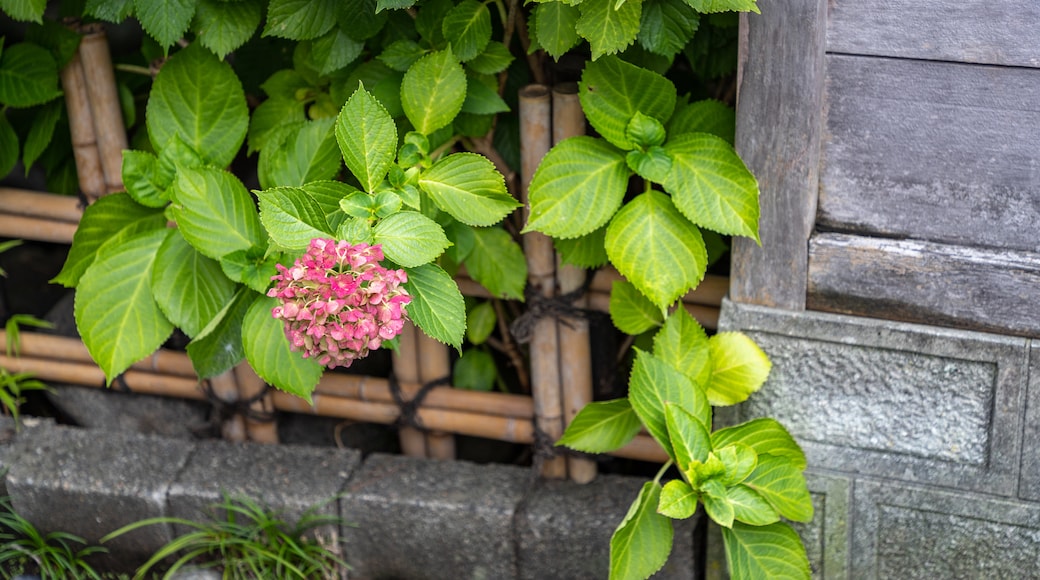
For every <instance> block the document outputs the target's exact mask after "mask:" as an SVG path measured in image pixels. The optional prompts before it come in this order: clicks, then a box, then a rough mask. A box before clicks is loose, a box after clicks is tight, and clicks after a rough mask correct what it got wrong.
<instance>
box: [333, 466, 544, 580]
mask: <svg viewBox="0 0 1040 580" xmlns="http://www.w3.org/2000/svg"><path fill="white" fill-rule="evenodd" d="M531 479H532V472H531V470H530V469H526V468H521V467H513V466H508V465H493V464H489V465H476V464H473V463H468V462H464V461H435V460H425V459H414V458H409V457H402V456H391V455H380V454H374V455H372V456H370V457H369V458H368V459H366V460H365V462H364V465H363V466H362V468H361V470H360V471H358V473H357V474H356V475H355V477H354V478H353V479H352V480H351V481H350V483H349V484H348V485H347V489H346V493H345V494H344V495H343V498H342V499H341V500H340V506H341V508H340V509H341V513H342V514H343V517H344V518H345V519H346V520H347V521H348V522H351V523H352V524H353V525H352V526H351V527H347V528H345V529H344V536H345V538H346V556H347V561H348V562H349V563H350V565H351V566H353V568H354V570H353V572H352V573H351V577H352V578H358V579H377V578H408V579H409V580H424V579H453V580H454V579H459V580H463V579H487V580H508V579H511V578H516V577H517V556H516V548H515V542H514V535H513V518H514V517H515V515H516V513H515V512H516V506H517V505H518V504H519V503H520V501H521V499H522V498H523V497H524V495H525V490H526V489H527V488H528V487H529V485H530V483H531Z"/></svg>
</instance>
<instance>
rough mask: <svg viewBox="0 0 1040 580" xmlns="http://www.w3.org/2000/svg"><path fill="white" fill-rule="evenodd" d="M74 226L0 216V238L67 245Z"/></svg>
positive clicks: (41, 219)
mask: <svg viewBox="0 0 1040 580" xmlns="http://www.w3.org/2000/svg"><path fill="white" fill-rule="evenodd" d="M76 227H77V225H76V224H70V223H68V222H59V221H54V220H51V219H44V218H34V217H25V216H20V215H9V214H0V236H2V237H5V238H19V239H23V240H35V241H37V242H54V243H57V244H68V243H71V242H72V236H73V235H74V234H75V233H76Z"/></svg>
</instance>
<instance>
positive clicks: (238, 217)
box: [170, 167, 264, 260]
mask: <svg viewBox="0 0 1040 580" xmlns="http://www.w3.org/2000/svg"><path fill="white" fill-rule="evenodd" d="M171 193H172V197H173V205H172V206H170V209H171V213H172V215H173V219H174V220H176V221H177V227H178V228H179V229H180V232H181V235H183V236H184V239H186V240H188V243H189V244H191V245H192V246H195V249H196V250H198V251H199V252H202V254H203V255H204V256H207V257H210V258H213V259H215V260H219V259H220V257H221V256H224V255H225V254H230V253H231V252H234V251H235V250H245V249H247V248H250V247H252V246H261V245H263V243H264V236H263V231H262V230H261V229H260V219H259V216H257V213H256V209H255V206H254V204H253V198H252V197H251V196H250V195H249V192H248V191H246V188H245V186H244V185H242V182H241V181H239V180H238V178H237V177H235V176H234V175H232V174H230V173H228V172H226V171H224V170H221V169H217V168H215V167H198V168H194V169H182V170H180V171H179V172H178V173H177V180H176V181H175V182H174V185H173V189H172V190H171Z"/></svg>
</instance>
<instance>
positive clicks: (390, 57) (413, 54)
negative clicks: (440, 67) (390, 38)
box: [377, 40, 430, 72]
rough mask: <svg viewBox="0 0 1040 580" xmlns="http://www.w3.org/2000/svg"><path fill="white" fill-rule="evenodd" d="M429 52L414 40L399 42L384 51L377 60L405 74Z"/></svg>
mask: <svg viewBox="0 0 1040 580" xmlns="http://www.w3.org/2000/svg"><path fill="white" fill-rule="evenodd" d="M427 52H430V51H429V49H426V48H423V47H422V46H420V45H419V43H418V42H415V41H414V40H397V41H394V42H393V43H391V44H390V46H387V47H386V48H385V49H383V52H382V53H381V54H380V55H379V56H378V57H377V58H378V59H379V60H380V61H382V62H383V64H385V65H386V66H388V67H390V68H392V69H394V70H396V71H401V72H405V71H407V70H408V67H410V66H412V64H413V63H414V62H415V61H417V60H419V58H421V57H422V56H423V55H424V54H426V53H427Z"/></svg>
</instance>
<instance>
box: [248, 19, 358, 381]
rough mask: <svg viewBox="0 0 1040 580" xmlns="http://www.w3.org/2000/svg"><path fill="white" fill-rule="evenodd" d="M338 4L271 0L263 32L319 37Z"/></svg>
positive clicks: (295, 37)
mask: <svg viewBox="0 0 1040 580" xmlns="http://www.w3.org/2000/svg"><path fill="white" fill-rule="evenodd" d="M337 8H338V1H337V0H271V3H270V4H269V5H268V6H267V25H266V26H264V33H263V35H264V36H278V37H281V38H288V39H290V40H308V39H311V38H318V37H319V36H321V35H322V34H325V33H326V32H328V31H329V30H331V29H332V26H333V25H334V24H336V12H337ZM254 368H255V367H254Z"/></svg>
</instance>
